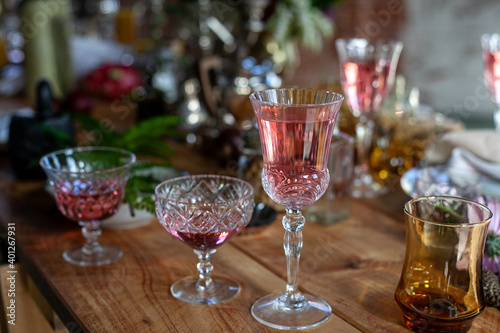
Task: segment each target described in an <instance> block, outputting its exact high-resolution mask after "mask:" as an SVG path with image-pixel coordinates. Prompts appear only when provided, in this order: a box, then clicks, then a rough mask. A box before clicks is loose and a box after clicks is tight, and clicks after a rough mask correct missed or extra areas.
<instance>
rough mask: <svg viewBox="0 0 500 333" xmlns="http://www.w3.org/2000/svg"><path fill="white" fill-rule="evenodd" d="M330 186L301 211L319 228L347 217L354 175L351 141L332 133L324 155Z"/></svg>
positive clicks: (339, 134)
mask: <svg viewBox="0 0 500 333" xmlns="http://www.w3.org/2000/svg"><path fill="white" fill-rule="evenodd" d="M328 170H329V171H330V184H329V185H328V188H327V190H326V192H325V194H324V195H323V196H322V197H321V198H320V199H319V200H318V201H317V202H315V203H314V204H312V205H311V206H308V207H306V208H304V216H305V217H306V219H309V220H311V221H312V222H315V223H317V224H321V225H332V224H335V223H338V222H341V221H344V220H346V219H348V218H349V216H350V214H351V195H350V192H351V184H352V178H353V175H354V138H353V137H352V136H350V135H348V134H346V133H342V132H340V131H338V130H337V131H336V132H334V133H333V136H332V142H331V145H330V153H329V155H328Z"/></svg>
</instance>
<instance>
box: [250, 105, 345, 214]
mask: <svg viewBox="0 0 500 333" xmlns="http://www.w3.org/2000/svg"><path fill="white" fill-rule="evenodd" d="M279 112H280V111H277V109H276V108H273V107H267V106H265V107H262V108H261V110H260V112H259V114H258V115H256V118H257V124H258V127H259V129H260V136H261V142H262V143H263V144H262V154H263V160H264V168H263V171H262V186H263V188H264V190H265V191H266V193H267V194H268V195H269V197H270V198H271V199H273V201H275V202H276V203H278V204H280V205H282V206H285V207H287V208H291V209H302V207H304V206H309V205H311V204H313V203H314V202H316V201H317V200H318V199H319V198H320V197H321V196H322V195H323V194H324V193H325V191H326V188H327V186H328V182H329V179H330V175H329V172H328V168H327V161H328V157H327V156H325V154H326V153H327V152H328V151H329V147H328V146H329V144H330V140H325V138H330V137H331V136H332V131H333V124H334V122H335V120H336V114H335V115H331V118H327V117H325V119H321V117H319V118H316V117H315V115H313V116H314V117H311V113H310V112H309V111H308V107H301V106H296V107H293V108H290V109H287V111H286V116H285V115H281V116H280V115H279ZM281 112H283V110H281ZM280 117H283V118H286V119H279V118H280Z"/></svg>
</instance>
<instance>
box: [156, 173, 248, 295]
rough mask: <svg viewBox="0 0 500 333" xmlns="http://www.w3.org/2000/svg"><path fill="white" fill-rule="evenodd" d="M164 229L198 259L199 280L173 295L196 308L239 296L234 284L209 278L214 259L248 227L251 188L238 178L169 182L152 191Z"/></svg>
mask: <svg viewBox="0 0 500 333" xmlns="http://www.w3.org/2000/svg"><path fill="white" fill-rule="evenodd" d="M155 194H156V199H155V201H156V216H157V217H158V220H159V221H160V223H161V224H162V225H163V227H164V228H165V229H166V230H167V231H168V232H169V233H170V234H172V235H173V236H174V237H176V238H178V239H179V240H180V241H181V242H182V243H184V244H186V245H188V246H190V247H192V248H193V249H194V252H195V253H196V255H197V256H198V260H199V263H198V265H197V268H198V275H197V276H188V277H185V278H183V279H181V280H178V281H176V282H175V283H174V284H173V285H172V286H171V287H170V291H171V293H172V295H173V296H174V297H175V298H177V299H179V300H181V301H184V302H188V303H194V304H218V303H222V302H226V301H229V300H231V299H233V298H234V297H236V296H237V295H238V293H239V290H240V289H239V286H238V284H237V283H236V282H234V281H232V280H230V279H227V278H223V277H215V276H212V274H211V273H212V270H213V265H212V264H211V263H210V258H211V256H212V254H214V253H215V251H216V249H217V248H218V247H219V246H221V245H222V244H224V243H225V242H226V241H227V240H228V239H230V238H231V237H232V236H234V235H236V234H237V233H238V232H240V231H241V230H242V229H243V228H244V227H245V226H246V225H247V224H248V222H249V221H250V218H251V217H252V212H253V205H254V201H253V188H252V186H251V185H250V184H248V183H247V182H245V181H242V180H240V179H237V178H232V177H225V176H216V175H195V176H187V177H179V178H174V179H171V180H167V181H165V182H163V183H161V184H159V185H158V186H157V187H156V189H155Z"/></svg>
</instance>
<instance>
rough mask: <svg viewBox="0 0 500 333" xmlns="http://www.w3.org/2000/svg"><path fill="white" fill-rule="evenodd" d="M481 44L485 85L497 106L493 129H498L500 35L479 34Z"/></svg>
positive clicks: (499, 127) (499, 110)
mask: <svg viewBox="0 0 500 333" xmlns="http://www.w3.org/2000/svg"><path fill="white" fill-rule="evenodd" d="M481 46H482V47H483V61H484V78H485V83H486V87H487V88H488V91H489V92H490V96H491V99H492V101H493V102H494V103H495V104H496V106H497V109H496V110H495V113H494V114H493V120H494V122H495V129H496V130H497V131H500V35H499V34H492V35H489V34H483V35H482V36H481Z"/></svg>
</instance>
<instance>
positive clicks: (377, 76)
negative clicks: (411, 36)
mask: <svg viewBox="0 0 500 333" xmlns="http://www.w3.org/2000/svg"><path fill="white" fill-rule="evenodd" d="M335 47H336V49H337V53H338V57H339V64H340V81H341V83H342V89H343V90H344V94H345V95H346V100H347V102H348V104H349V107H350V110H351V113H352V114H353V116H355V117H356V118H357V123H356V152H357V164H356V167H355V169H354V171H355V172H354V180H353V184H352V187H351V195H352V196H354V197H358V198H359V197H375V196H378V195H381V194H384V193H385V192H386V191H387V188H385V187H383V186H382V185H380V184H378V183H377V182H375V181H374V180H373V178H372V176H371V174H370V171H369V164H368V156H369V154H370V147H371V143H372V134H373V128H374V127H375V123H374V121H373V116H374V114H375V113H376V112H378V111H379V110H380V108H381V106H382V105H383V103H384V100H385V98H386V97H387V95H388V93H389V91H390V89H391V87H392V84H393V82H394V76H395V73H396V66H397V63H398V59H399V55H400V53H401V50H402V49H403V43H402V42H400V41H382V40H380V41H376V42H374V43H370V42H369V41H368V40H366V39H363V38H351V39H343V38H339V39H337V40H336V41H335Z"/></svg>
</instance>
